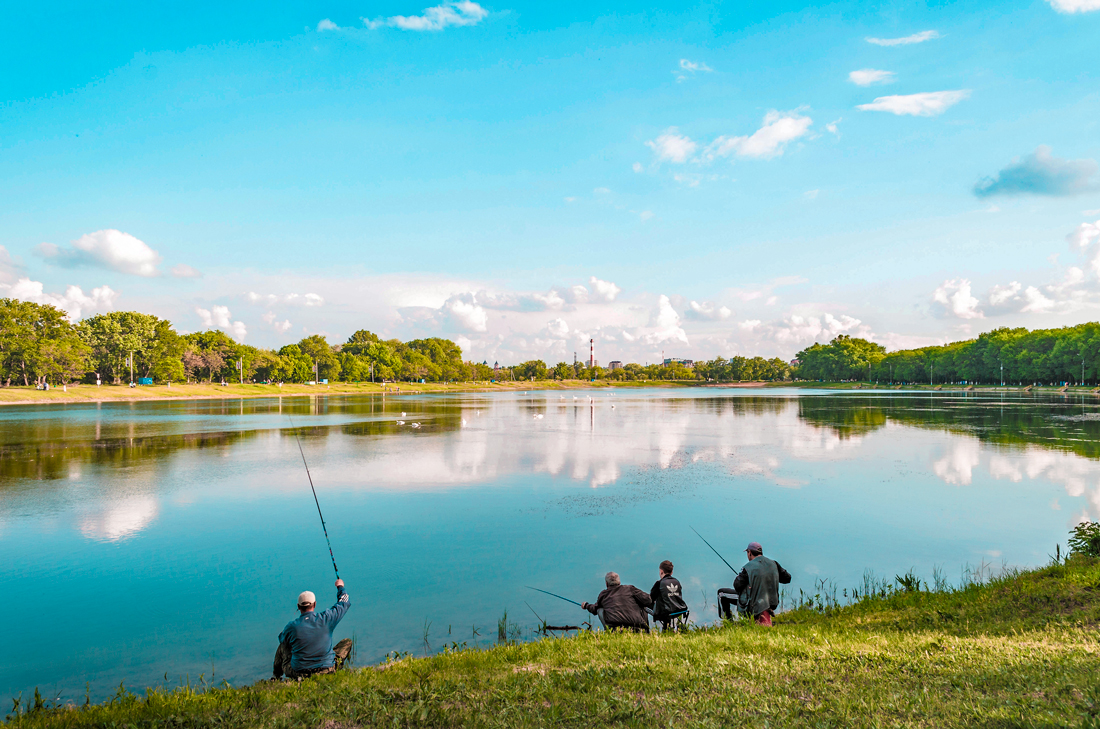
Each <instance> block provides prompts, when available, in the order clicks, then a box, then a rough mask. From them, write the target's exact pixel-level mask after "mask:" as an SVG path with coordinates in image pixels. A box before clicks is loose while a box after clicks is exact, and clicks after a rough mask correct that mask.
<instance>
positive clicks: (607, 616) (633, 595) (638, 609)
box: [581, 572, 653, 633]
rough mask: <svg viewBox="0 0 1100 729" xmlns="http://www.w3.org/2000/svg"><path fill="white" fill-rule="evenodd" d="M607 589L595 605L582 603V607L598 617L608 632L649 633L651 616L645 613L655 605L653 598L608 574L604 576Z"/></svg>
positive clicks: (611, 573) (610, 573) (617, 576)
mask: <svg viewBox="0 0 1100 729" xmlns="http://www.w3.org/2000/svg"><path fill="white" fill-rule="evenodd" d="M604 583H605V584H606V585H607V589H606V590H604V591H603V592H601V593H600V596H599V597H598V598H596V602H595V604H592V603H588V602H586V603H582V604H581V607H582V608H584V609H585V610H587V611H588V612H590V613H592V614H593V615H595V616H597V617H598V618H599V619H600V622H601V623H603V627H605V628H607V629H608V630H632V631H634V632H635V633H640V632H643V631H644V632H646V633H648V632H649V614H648V613H647V612H646V611H645V609H646V608H647V607H650V606H651V605H652V604H653V598H651V597H650V596H649V595H647V594H645V593H644V592H642V591H641V590H639V589H638V588H637V587H635V586H634V585H624V584H622V583H621V582H620V581H619V575H617V574H616V573H614V572H608V573H607V574H606V575H605V576H604Z"/></svg>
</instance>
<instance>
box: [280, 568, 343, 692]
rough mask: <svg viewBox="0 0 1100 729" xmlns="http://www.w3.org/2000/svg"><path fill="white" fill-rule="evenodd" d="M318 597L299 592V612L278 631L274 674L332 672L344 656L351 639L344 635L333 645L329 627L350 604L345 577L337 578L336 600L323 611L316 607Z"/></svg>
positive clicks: (298, 675)
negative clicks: (317, 609)
mask: <svg viewBox="0 0 1100 729" xmlns="http://www.w3.org/2000/svg"><path fill="white" fill-rule="evenodd" d="M316 607H317V597H316V596H315V595H314V594H313V593H312V592H310V591H309V590H306V591H305V592H303V593H302V594H301V595H298V612H299V613H301V615H299V616H298V617H297V619H295V620H291V621H290V622H289V623H287V624H286V627H285V628H283V632H282V633H280V634H279V649H278V650H276V651H275V665H274V666H273V667H272V669H271V671H272V674H273V675H274V677H275V678H282V677H283V676H286V677H287V678H306V677H308V676H316V675H318V674H322V673H333V672H334V671H335V670H336V669H337V667H339V666H340V665H342V664H343V662H344V661H346V660H347V658H348V654H349V653H351V646H352V642H351V639H350V638H344V639H343V640H342V641H340V642H339V643H337V644H336V647H335V648H334V647H333V645H332V631H333V630H335V629H336V625H337V623H339V622H340V620H341V618H343V617H344V614H345V613H346V612H347V611H348V608H349V607H351V599H350V598H349V597H348V593H347V591H346V590H345V589H344V581H343V580H341V579H337V580H336V604H335V605H333V606H332V607H330V608H329V609H328V610H326V611H324V612H323V613H318V612H316V611H315V609H316Z"/></svg>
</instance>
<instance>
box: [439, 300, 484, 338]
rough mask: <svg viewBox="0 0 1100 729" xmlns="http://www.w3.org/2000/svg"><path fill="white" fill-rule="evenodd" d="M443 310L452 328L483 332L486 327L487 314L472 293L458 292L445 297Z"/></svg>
mask: <svg viewBox="0 0 1100 729" xmlns="http://www.w3.org/2000/svg"><path fill="white" fill-rule="evenodd" d="M443 311H444V312H445V314H446V315H447V316H448V318H449V319H450V322H451V324H452V325H453V327H454V328H457V329H460V330H463V331H467V332H484V331H486V330H487V329H488V324H489V315H488V314H487V313H486V312H485V309H484V308H483V307H481V306H480V305H479V304H478V303H477V300H476V299H475V298H474V296H473V294H459V295H456V296H452V297H451V298H449V299H447V301H446V302H444V304H443Z"/></svg>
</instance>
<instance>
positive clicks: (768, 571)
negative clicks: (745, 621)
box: [718, 542, 791, 625]
mask: <svg viewBox="0 0 1100 729" xmlns="http://www.w3.org/2000/svg"><path fill="white" fill-rule="evenodd" d="M745 555H746V556H747V557H748V558H749V561H748V563H747V564H746V565H745V566H744V567H742V568H741V572H740V574H738V575H737V578H736V579H735V580H734V581H733V589H732V590H731V589H729V588H728V587H723V588H722V589H720V590H719V591H718V614H719V616H723V617H725V618H726V619H727V620H733V614H732V613H731V612H730V607H731V606H732V605H734V604H736V605H737V609H738V611H739V612H741V613H744V614H745V615H752V616H753V618H754V619H755V620H756V622H757V623H759V624H761V625H771V624H772V616H773V615H775V610H776V608H778V607H779V586H780V585H787V584H790V581H791V574H790V573H789V572H787V570H785V569H783V565H781V564H779V563H778V562H776V561H775V560H772V559H768V558H767V557H765V556H764V548H763V547H761V546H760V543H759V542H749V546H747V547H745Z"/></svg>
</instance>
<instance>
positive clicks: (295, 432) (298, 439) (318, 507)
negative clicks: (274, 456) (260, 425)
mask: <svg viewBox="0 0 1100 729" xmlns="http://www.w3.org/2000/svg"><path fill="white" fill-rule="evenodd" d="M286 417H287V420H289V421H290V427H291V428H292V429H293V430H294V440H295V442H297V443H298V452H299V453H301V454H302V465H304V466H305V467H306V478H308V479H309V490H310V491H312V492H313V503H315V504H317V516H319V517H321V530H322V531H323V532H324V533H325V543H326V544H327V545H328V556H329V557H332V569H333V571H335V572H336V579H340V568H339V567H337V566H336V556H335V555H334V554H333V553H332V542H331V541H329V538H328V527H327V526H325V515H324V514H322V513H321V502H320V501H318V500H317V489H315V488H313V476H311V475H310V473H309V463H307V462H306V452H305V451H304V450H302V441H301V439H300V438H298V429H297V428H295V427H294V418H292V417H290V416H289V415H287V416H286Z"/></svg>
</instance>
